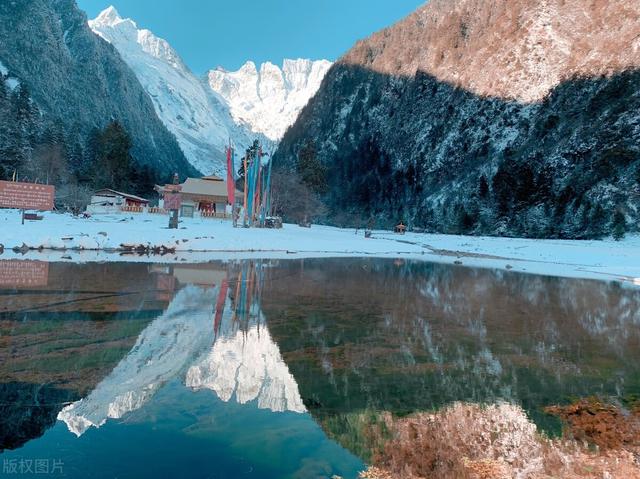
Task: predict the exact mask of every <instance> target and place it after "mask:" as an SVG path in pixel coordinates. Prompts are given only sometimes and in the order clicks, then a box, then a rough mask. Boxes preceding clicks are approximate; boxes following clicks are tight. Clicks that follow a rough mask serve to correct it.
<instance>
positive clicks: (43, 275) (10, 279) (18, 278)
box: [0, 260, 49, 288]
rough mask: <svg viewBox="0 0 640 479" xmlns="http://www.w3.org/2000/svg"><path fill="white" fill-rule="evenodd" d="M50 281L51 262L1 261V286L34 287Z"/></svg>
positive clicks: (44, 284)
mask: <svg viewBox="0 0 640 479" xmlns="http://www.w3.org/2000/svg"><path fill="white" fill-rule="evenodd" d="M48 282H49V263H45V262H42V261H15V260H9V261H7V260H5V261H0V288H7V287H10V288H34V287H37V286H46V285H47V283H48Z"/></svg>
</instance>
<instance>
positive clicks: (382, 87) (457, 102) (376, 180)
mask: <svg viewBox="0 0 640 479" xmlns="http://www.w3.org/2000/svg"><path fill="white" fill-rule="evenodd" d="M639 14H640V2H622V1H613V2H598V1H595V2H588V3H586V2H579V1H567V2H553V1H549V2H546V1H540V2H523V1H514V2H506V1H504V0H494V1H491V2H480V1H478V0H459V1H456V2H443V1H432V2H429V3H428V4H427V5H425V6H424V7H422V8H421V9H419V10H418V11H416V12H415V13H414V14H412V15H411V16H409V17H408V18H407V19H405V20H403V21H401V22H400V23H398V24H397V25H395V26H393V27H391V28H389V29H386V30H384V31H382V32H379V33H377V34H375V35H373V36H372V37H371V38H369V39H367V40H365V41H362V42H359V43H358V44H357V45H356V46H355V47H354V48H353V49H352V50H351V51H350V52H348V53H347V54H346V55H345V56H344V57H343V58H342V59H341V60H340V61H339V62H337V63H336V64H335V65H334V67H333V68H332V69H331V71H330V72H329V74H328V75H327V77H326V78H325V80H324V82H323V85H322V87H321V89H320V91H319V92H318V94H317V95H316V96H315V97H314V98H313V99H312V100H311V102H310V103H309V104H308V105H307V107H306V108H305V110H304V111H303V112H302V114H301V115H300V117H299V119H298V121H297V123H296V124H295V125H294V126H293V127H291V128H290V129H289V131H288V132H287V134H286V135H285V137H284V139H283V141H282V143H281V145H280V147H279V150H278V152H277V154H276V165H278V169H279V170H280V171H285V172H287V171H292V170H295V169H296V166H297V163H298V162H299V156H300V152H301V151H303V150H304V151H308V150H309V148H308V146H309V145H312V146H313V148H312V151H314V152H315V155H316V157H317V160H318V162H319V163H320V164H321V165H323V166H324V167H325V169H326V171H327V173H328V176H327V177H328V188H326V189H321V190H319V194H320V196H321V199H322V200H323V202H324V203H325V205H326V207H327V208H326V213H325V214H324V216H323V218H322V219H325V220H327V221H330V222H334V223H344V224H352V225H358V224H360V225H362V224H364V223H366V222H368V221H370V220H372V219H373V220H374V221H375V222H376V223H377V224H378V225H381V226H389V225H392V224H394V223H396V222H398V221H400V220H403V221H405V222H408V223H409V224H410V225H412V226H416V227H424V228H427V229H429V230H432V231H439V232H449V233H467V234H500V235H522V236H531V237H571V238H583V237H600V236H604V235H608V234H610V233H612V232H613V230H614V229H615V226H616V225H620V224H622V226H619V227H618V230H620V228H622V229H624V230H626V231H637V230H638V219H639V218H640V215H639V208H640V73H639V72H638V66H639V65H640V22H638V18H639ZM613 30H615V31H616V32H618V33H617V34H616V35H611V34H610V32H611V31H613ZM305 147H307V148H305Z"/></svg>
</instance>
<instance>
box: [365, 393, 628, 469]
mask: <svg viewBox="0 0 640 479" xmlns="http://www.w3.org/2000/svg"><path fill="white" fill-rule="evenodd" d="M604 410H605V411H606V413H605V414H603V415H601V417H600V420H601V421H604V422H606V423H607V427H606V431H608V434H607V435H606V437H607V444H608V445H609V446H611V447H607V448H605V449H603V448H598V447H597V443H594V442H589V441H577V440H575V439H573V437H571V438H569V436H571V433H570V434H569V435H568V436H567V437H565V438H563V439H554V440H551V439H548V438H546V437H544V436H543V435H541V434H540V433H538V431H537V428H536V426H535V425H534V424H533V423H532V422H531V421H529V419H528V418H527V416H526V414H525V413H524V411H523V410H522V409H521V408H519V407H518V406H513V405H510V404H497V405H491V406H479V405H473V404H463V403H457V404H454V405H452V406H450V407H448V408H446V409H444V410H442V411H439V412H437V413H433V414H427V413H420V414H416V415H413V416H410V417H406V418H396V419H393V418H389V419H388V421H390V425H389V427H390V430H391V431H392V439H391V440H389V441H388V442H387V443H386V445H385V446H384V447H383V448H381V449H380V451H379V452H378V453H377V454H376V455H375V456H374V459H373V463H374V465H375V467H373V468H371V469H369V470H368V471H365V472H364V473H363V474H362V475H361V477H362V478H367V479H431V478H438V479H439V478H444V479H446V478H456V479H458V478H459V479H502V478H505V479H507V478H521V479H551V478H567V479H578V478H586V479H596V478H597V479H602V478H613V479H615V478H620V479H634V478H640V461H639V458H640V456H638V455H635V454H634V450H633V447H635V446H634V445H635V444H637V441H638V435H637V432H633V431H635V430H633V429H632V430H629V429H626V428H624V427H623V428H622V429H620V431H621V437H620V440H617V441H616V440H613V439H612V436H611V434H612V431H613V430H616V427H617V426H620V425H621V422H620V420H619V418H620V417H621V416H620V415H619V414H620V413H619V412H618V414H613V413H612V412H611V409H610V408H609V407H606V408H605V409H604ZM609 419H611V420H612V421H613V422H612V423H611V424H609V423H608V421H609ZM601 421H600V422H601ZM600 422H598V424H599V423H600ZM585 429H588V428H582V429H576V431H578V430H580V431H583V430H585ZM588 430H589V431H591V429H588ZM596 436H597V434H596V435H594V434H592V435H591V436H589V437H596ZM585 437H586V436H585ZM598 440H600V439H598ZM594 446H595V447H594Z"/></svg>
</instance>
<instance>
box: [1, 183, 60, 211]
mask: <svg viewBox="0 0 640 479" xmlns="http://www.w3.org/2000/svg"><path fill="white" fill-rule="evenodd" d="M55 192H56V189H55V187H54V186H51V185H38V184H35V183H18V182H15V181H0V208H17V209H20V210H39V211H51V210H52V209H53V199H54V197H55Z"/></svg>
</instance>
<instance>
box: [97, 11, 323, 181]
mask: <svg viewBox="0 0 640 479" xmlns="http://www.w3.org/2000/svg"><path fill="white" fill-rule="evenodd" d="M89 26H90V27H91V29H92V30H93V31H94V32H95V33H96V34H97V35H99V36H100V37H102V38H103V39H104V40H106V41H107V42H109V43H111V44H112V45H113V46H114V47H115V48H116V50H117V51H118V52H119V53H120V55H121V56H122V58H123V60H124V61H125V62H126V63H127V64H128V65H129V67H130V68H131V69H132V70H133V72H134V73H135V74H136V76H137V77H138V80H139V81H140V83H141V84H142V86H143V87H144V89H145V90H146V92H147V93H148V95H149V96H150V98H151V99H152V101H153V104H154V107H155V110H156V113H157V114H158V116H159V117H160V119H161V120H162V122H163V123H164V124H165V126H166V127H167V128H168V129H169V131H171V132H172V133H173V134H174V135H175V136H176V138H177V140H178V143H179V144H180V147H181V148H182V150H183V152H184V154H185V156H186V157H187V159H188V160H189V162H190V163H191V164H192V165H193V166H194V167H196V168H197V169H198V170H200V171H201V172H202V173H204V174H218V175H220V174H223V173H224V171H225V168H226V167H225V165H226V163H225V153H224V151H225V146H226V145H227V144H228V142H229V140H231V141H232V142H233V143H234V144H235V145H236V146H237V148H238V150H239V151H243V150H244V148H246V147H248V146H249V145H250V144H251V142H252V141H253V140H254V139H256V138H258V139H260V140H261V141H262V143H263V145H265V146H266V147H267V149H268V150H271V149H275V142H277V141H278V140H279V139H280V138H281V137H282V135H283V134H284V131H285V130H286V128H287V127H288V126H289V125H291V124H292V123H293V122H294V121H295V119H296V118H297V115H298V113H299V112H300V110H301V109H302V107H304V105H306V103H307V102H308V100H309V98H310V97H311V96H312V95H313V94H315V92H316V91H317V89H318V88H319V86H320V82H321V81H322V78H323V76H324V73H326V70H328V67H329V66H330V63H329V62H326V61H320V62H311V61H310V60H285V62H284V66H283V70H282V71H281V70H280V69H279V68H278V67H276V66H275V65H272V64H265V65H263V66H262V67H261V73H262V72H263V71H264V75H259V74H258V72H257V70H256V67H255V65H254V64H253V63H252V62H248V63H247V64H246V65H245V67H246V68H245V67H243V68H242V69H241V70H239V71H238V72H233V73H229V72H225V71H223V70H221V69H218V70H215V71H212V72H209V74H208V76H207V78H206V79H202V78H199V77H197V76H196V75H195V74H194V73H193V72H192V71H191V70H190V69H189V68H188V67H187V66H186V65H185V63H184V62H183V61H182V59H181V58H180V55H179V54H178V53H177V52H176V51H175V50H174V49H173V48H172V47H171V45H170V44H169V43H168V42H167V41H166V40H164V39H162V38H159V37H157V36H156V35H154V34H153V33H152V32H151V31H149V30H146V29H139V28H138V26H137V24H136V23H135V21H133V20H131V19H128V18H123V17H121V16H120V14H119V13H118V11H117V10H116V9H115V8H114V7H113V6H110V7H109V8H107V9H106V10H104V11H103V12H102V13H100V14H99V15H98V16H97V17H96V18H95V19H94V20H90V21H89ZM251 66H253V72H252V71H251V70H252V69H251Z"/></svg>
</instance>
